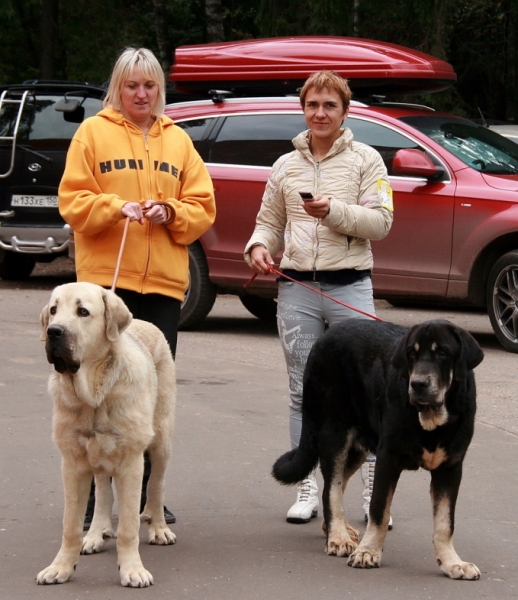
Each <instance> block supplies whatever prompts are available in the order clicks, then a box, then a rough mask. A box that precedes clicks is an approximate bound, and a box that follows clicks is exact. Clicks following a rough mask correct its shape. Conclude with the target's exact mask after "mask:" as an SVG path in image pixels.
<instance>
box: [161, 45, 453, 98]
mask: <svg viewBox="0 0 518 600" xmlns="http://www.w3.org/2000/svg"><path fill="white" fill-rule="evenodd" d="M322 69H330V70H332V71H336V72H337V73H339V74H340V75H342V76H343V77H345V78H347V79H348V80H349V85H350V86H351V89H352V90H353V91H354V92H355V96H356V97H361V96H367V95H371V94H385V95H401V94H413V93H428V92H438V91H440V90H444V89H446V88H447V87H449V86H450V85H452V83H454V82H455V81H456V79H457V76H456V74H455V72H454V70H453V67H452V66H451V65H450V64H449V63H447V62H445V61H443V60H439V59H438V58H435V57H433V56H430V55H429V54H424V53H422V52H418V51H417V50H411V49H410V48H405V47H403V46H397V45H395V44H389V43H385V42H377V41H374V40H365V39H360V38H347V37H332V36H325V37H317V36H315V37H313V36H308V37H286V38H271V39H259V40H246V41H238V42H223V43H218V44H200V45H196V46H180V47H178V48H177V49H176V52H175V64H174V65H173V66H172V67H171V72H170V75H169V80H170V81H172V82H174V84H175V87H176V89H177V90H178V91H181V92H188V93H200V92H207V91H208V90H209V89H213V88H217V89H226V90H230V91H233V92H234V93H235V94H236V95H242V94H252V95H268V94H274V95H279V94H294V93H296V91H297V88H300V87H301V86H302V84H303V83H304V81H305V80H306V78H307V77H308V76H309V75H310V74H311V73H314V72H315V71H320V70H322Z"/></svg>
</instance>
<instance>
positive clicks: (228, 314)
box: [0, 263, 518, 600]
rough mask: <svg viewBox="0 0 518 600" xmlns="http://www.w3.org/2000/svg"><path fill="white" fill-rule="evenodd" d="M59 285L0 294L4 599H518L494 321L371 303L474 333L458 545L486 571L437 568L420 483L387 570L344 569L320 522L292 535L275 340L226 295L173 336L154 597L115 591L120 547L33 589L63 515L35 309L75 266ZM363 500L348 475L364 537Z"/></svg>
mask: <svg viewBox="0 0 518 600" xmlns="http://www.w3.org/2000/svg"><path fill="white" fill-rule="evenodd" d="M52 273H53V274H52V276H50V275H49V270H48V269H46V268H44V267H42V268H39V269H38V270H37V271H36V273H35V275H34V276H33V277H31V279H30V280H29V282H27V283H23V284H13V283H10V282H3V281H0V343H1V347H2V360H1V362H0V391H1V402H0V423H1V428H0V444H1V446H0V447H1V448H2V453H1V457H2V458H1V462H0V466H1V470H0V476H1V479H0V481H1V485H0V540H1V556H2V558H1V560H0V598H1V599H2V600H3V599H4V598H5V599H9V600H20V599H22V600H33V599H40V598H58V599H81V600H82V599H84V598H88V597H96V598H101V599H103V600H105V599H114V600H118V599H119V598H127V597H128V595H132V596H133V595H135V594H139V595H142V597H148V598H150V597H153V598H162V597H164V598H166V597H167V598H195V599H217V600H220V599H221V600H223V599H225V600H227V599H232V600H277V599H282V600H291V599H293V600H295V599H297V600H301V599H303V598H320V597H325V598H327V599H331V600H335V599H336V600H338V599H340V600H341V599H343V598H354V599H360V600H363V599H374V598H384V599H387V600H391V599H396V598H397V599H400V598H404V599H413V598H415V599H418V598H419V599H420V600H421V599H427V598H437V599H439V598H441V599H450V598H451V599H456V600H457V599H464V598H466V599H468V598H469V599H470V600H472V599H473V598H491V599H500V598H502V599H504V598H516V597H518V561H517V560H516V556H517V554H518V552H517V551H518V536H517V533H518V527H517V519H516V511H515V504H514V503H515V501H516V500H515V499H516V498H517V497H518V479H517V464H518V398H517V393H516V385H515V384H514V379H515V373H516V366H517V364H518V362H517V361H518V356H516V355H513V354H509V353H507V352H506V351H505V350H503V349H502V348H501V347H500V346H499V344H498V342H497V341H496V339H495V337H494V335H493V333H492V330H491V327H490V324H489V320H488V318H487V316H485V315H482V314H478V313H474V312H467V311H453V310H441V311H429V310H423V309H395V308H393V307H391V306H390V305H388V304H387V303H384V302H378V303H377V311H378V315H379V316H381V317H382V318H383V319H386V320H391V321H394V322H397V323H401V324H404V325H411V324H413V323H418V322H421V321H423V320H426V319H428V318H433V317H436V316H441V317H443V318H447V319H449V320H451V321H452V322H454V323H456V324H458V325H461V326H463V327H465V328H466V329H468V330H469V331H470V332H471V333H472V334H473V335H474V336H475V337H476V339H477V340H478V341H479V343H480V344H481V346H482V347H483V349H484V352H485V359H484V361H483V362H482V364H481V365H480V366H479V367H477V369H476V378H477V386H478V417H477V426H476V432H475V437H474V440H473V443H472V445H471V448H470V451H469V453H468V456H467V459H466V461H465V475H464V480H463V483H462V487H461V492H460V497H459V502H458V507H457V519H456V525H457V527H456V533H455V545H456V549H457V551H458V553H459V554H460V555H461V557H462V558H463V559H464V560H469V561H472V562H475V563H476V564H477V565H478V566H479V568H480V570H481V571H482V578H481V580H480V581H477V582H464V581H451V580H449V579H447V578H446V577H444V576H443V575H442V574H441V572H440V570H439V568H438V567H437V565H436V564H435V559H434V554H433V548H432V544H431V534H432V521H431V508H430V500H429V494H428V487H429V475H428V474H427V473H426V472H424V471H420V472H417V473H405V474H403V477H402V478H401V481H400V484H399V486H398V490H397V493H396V496H395V499H394V503H393V506H392V515H393V517H394V521H395V527H394V530H393V531H391V532H390V533H389V536H388V538H387V542H386V546H385V550H384V556H383V563H382V567H381V568H380V569H374V570H370V571H363V570H357V569H351V568H349V567H347V566H346V564H345V560H343V559H340V558H336V557H327V556H326V555H325V554H324V551H323V548H324V538H323V536H322V533H321V531H320V519H315V520H313V521H312V522H311V523H310V524H308V525H290V524H288V523H286V522H285V520H284V518H285V513H286V510H287V509H288V507H289V506H290V504H291V503H292V501H293V499H294V490H293V489H290V488H284V487H282V486H280V485H278V484H277V483H276V482H275V481H274V480H273V479H272V478H271V476H270V475H269V471H270V468H271V465H272V464H273V462H274V460H275V459H276V458H277V457H278V456H279V455H280V454H281V453H283V452H285V451H286V450H288V449H289V441H288V411H287V377H286V374H285V368H284V363H283V357H282V352H281V348H280V344H279V342H278V339H277V335H276V331H275V328H274V327H270V326H266V325H265V324H264V323H262V322H260V321H259V320H258V319H255V318H254V317H252V316H250V315H249V314H248V312H247V311H246V310H245V309H244V308H243V307H242V306H241V304H240V302H239V300H238V299H236V298H233V297H228V296H223V297H220V298H218V300H217V302H216V305H215V307H214V309H213V311H212V312H211V314H210V315H209V317H208V319H207V321H206V323H205V325H204V327H203V328H202V329H201V330H200V331H196V332H181V333H180V338H179V346H178V358H177V373H178V383H179V386H178V403H177V413H176V431H175V439H174V453H173V457H172V460H171V464H170V467H169V470H168V478H167V483H166V498H167V504H168V506H169V508H171V509H172V510H173V512H174V513H175V514H176V516H177V517H178V522H177V523H176V525H174V526H172V528H173V530H174V532H175V533H176V534H177V536H178V542H177V544H176V545H175V546H169V547H157V546H148V545H147V544H145V543H144V542H142V543H141V548H140V550H141V554H142V557H143V561H144V564H145V565H146V567H147V568H148V569H149V570H150V571H151V572H152V573H153V575H154V577H155V585H154V586H152V587H151V588H148V589H142V590H135V591H133V590H127V589H124V588H122V587H121V586H120V585H119V583H118V582H119V578H118V573H117V565H116V552H115V543H114V542H113V541H110V542H109V543H108V545H107V551H106V552H103V553H102V554H99V555H94V556H84V557H81V559H80V561H79V565H78V568H77V571H76V573H75V575H74V577H73V578H72V580H71V581H70V582H68V583H66V584H64V585H59V586H38V585H36V583H35V580H34V579H35V576H36V574H37V573H38V571H40V570H41V569H42V568H43V567H45V566H46V565H47V564H49V563H50V562H51V561H52V559H53V557H54V555H55V553H56V552H57V550H58V548H59V545H60V538H61V520H62V511H63V494H62V483H61V475H60V456H59V452H58V451H57V449H56V448H55V446H54V444H53V442H52V440H51V416H52V407H51V403H50V400H49V398H48V396H47V392H46V379H47V376H48V373H49V368H50V366H49V365H48V364H47V362H46V359H45V356H44V351H43V344H42V342H40V341H39V312H40V310H41V308H42V307H43V305H44V304H45V303H46V302H47V300H48V297H49V294H50V290H51V289H52V288H53V287H54V286H55V285H57V284H58V283H61V282H63V281H66V280H69V279H70V278H71V273H70V267H69V265H68V264H67V263H63V265H62V266H59V267H58V268H57V269H56V268H54V270H53V271H52ZM360 494H361V484H360V478H359V476H355V477H354V478H353V480H352V482H351V484H350V487H349V488H348V490H347V494H346V507H347V511H348V518H349V520H350V521H351V522H352V523H353V524H354V525H355V526H356V527H358V528H360V529H361V530H363V528H364V524H363V520H362V516H363V515H362V509H361V504H362V501H361V495H360ZM115 512H116V507H115ZM142 533H144V532H142Z"/></svg>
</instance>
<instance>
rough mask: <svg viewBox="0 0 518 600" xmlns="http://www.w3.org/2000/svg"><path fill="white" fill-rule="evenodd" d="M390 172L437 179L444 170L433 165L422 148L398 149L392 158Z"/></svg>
mask: <svg viewBox="0 0 518 600" xmlns="http://www.w3.org/2000/svg"><path fill="white" fill-rule="evenodd" d="M392 173H394V175H410V176H414V177H426V179H439V178H440V177H441V176H442V175H443V173H444V171H443V169H442V168H440V167H438V166H437V165H434V164H433V162H432V160H431V159H430V157H429V156H427V155H426V154H425V153H424V152H423V151H422V150H416V149H403V150H398V151H397V152H396V154H394V158H393V159H392Z"/></svg>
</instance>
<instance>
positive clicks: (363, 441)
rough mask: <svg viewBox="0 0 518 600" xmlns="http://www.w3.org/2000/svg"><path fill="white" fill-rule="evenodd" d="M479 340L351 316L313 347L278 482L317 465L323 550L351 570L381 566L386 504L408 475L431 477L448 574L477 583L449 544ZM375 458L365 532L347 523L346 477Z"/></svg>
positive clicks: (439, 546)
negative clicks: (420, 472) (292, 441)
mask: <svg viewBox="0 0 518 600" xmlns="http://www.w3.org/2000/svg"><path fill="white" fill-rule="evenodd" d="M483 356H484V355H483V352H482V350H481V348H480V347H479V345H478V344H477V342H476V341H475V339H474V338H473V337H472V336H471V335H470V334H469V333H468V332H466V331H464V330H463V329H461V328H459V327H456V326H455V325H453V324H452V323H450V322H448V321H444V320H434V321H428V322H426V323H423V324H420V325H416V326H414V327H412V328H411V329H410V330H407V329H406V328H404V327H401V326H399V325H394V324H391V323H384V322H378V321H370V320H365V319H350V320H348V321H345V322H343V323H340V324H338V325H335V326H333V327H331V328H330V329H329V330H328V331H327V332H326V333H325V334H324V335H323V336H322V337H321V338H320V339H319V340H318V341H317V342H316V343H315V345H314V347H313V349H312V351H311V353H310V356H309V359H308V364H307V367H306V371H305V374H304V392H303V404H302V436H301V440H300V446H299V448H298V449H296V450H292V451H291V452H288V453H286V454H284V455H283V456H281V457H280V458H279V459H278V460H277V461H276V463H275V464H274V466H273V475H274V477H275V478H276V479H277V480H278V481H280V482H281V483H284V484H295V483H297V482H299V481H301V480H303V479H304V478H305V477H306V476H307V475H308V474H309V473H310V472H311V471H312V470H313V469H314V468H315V467H316V466H317V464H318V462H320V468H321V470H322V474H323V477H324V492H323V505H324V524H323V528H324V531H325V532H326V534H327V542H326V552H327V554H331V555H337V556H349V560H348V564H349V565H350V566H353V567H360V568H371V567H379V566H380V563H381V553H382V549H383V544H384V541H385V537H386V535H387V529H388V520H389V516H390V505H391V502H392V497H393V494H394V491H395V489H396V485H397V482H398V479H399V476H400V475H401V472H402V471H403V470H407V469H410V470H416V469H418V468H419V467H423V468H424V469H427V470H429V471H430V474H431V496H432V506H433V519H434V534H433V543H434V547H435V552H436V556H437V561H438V563H439V565H440V567H441V569H442V571H443V572H444V573H445V574H446V575H447V576H448V577H451V578H453V579H479V578H480V571H479V569H478V568H477V567H476V566H475V565H474V564H472V563H469V562H464V561H463V560H461V559H460V558H459V556H458V555H457V553H456V552H455V549H454V547H453V543H452V535H453V529H454V517H455V504H456V500H457V494H458V491H459V486H460V482H461V478H462V463H463V460H464V456H465V454H466V451H467V449H468V446H469V444H470V442H471V438H472V435H473V429H474V421H475V411H476V390H475V378H474V375H473V372H472V369H474V368H475V367H476V366H477V365H478V364H479V363H480V362H481V361H482V359H483ZM369 451H371V452H373V453H375V454H376V456H377V461H376V469H375V475H374V487H373V494H372V500H371V504H370V512H369V522H368V525H367V530H366V532H365V535H364V537H363V539H362V541H361V543H360V544H359V545H358V540H359V533H358V532H357V531H356V530H355V529H354V528H352V527H351V526H350V525H349V524H348V523H347V522H346V520H345V516H344V511H343V505H342V501H343V493H344V491H345V487H346V485H347V481H348V480H349V478H350V477H351V475H352V474H353V473H354V472H355V471H356V470H357V469H358V468H359V467H360V465H361V464H362V463H363V461H364V460H365V457H366V456H367V454H368V453H369Z"/></svg>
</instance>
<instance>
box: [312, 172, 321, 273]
mask: <svg viewBox="0 0 518 600" xmlns="http://www.w3.org/2000/svg"><path fill="white" fill-rule="evenodd" d="M315 174H316V194H315V195H318V193H319V190H320V162H316V163H315ZM319 223H320V219H318V220H317V223H316V225H315V252H314V256H315V259H314V261H313V281H315V282H316V280H317V260H318V243H319V239H318V225H319Z"/></svg>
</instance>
